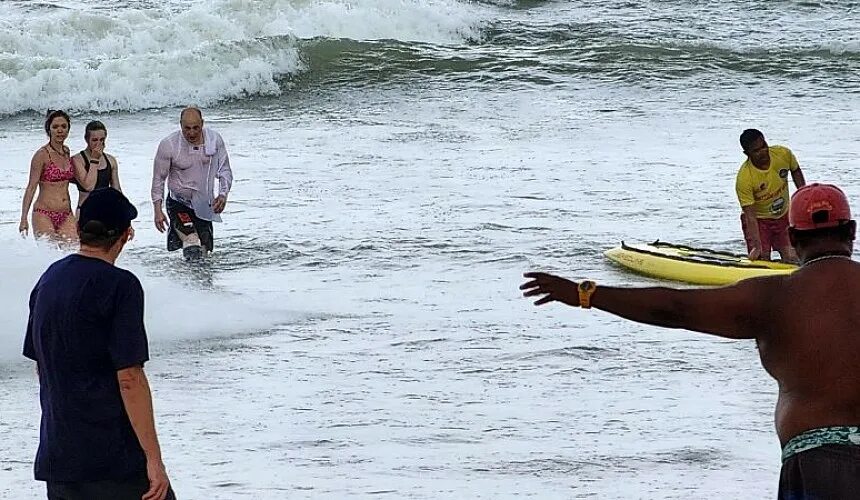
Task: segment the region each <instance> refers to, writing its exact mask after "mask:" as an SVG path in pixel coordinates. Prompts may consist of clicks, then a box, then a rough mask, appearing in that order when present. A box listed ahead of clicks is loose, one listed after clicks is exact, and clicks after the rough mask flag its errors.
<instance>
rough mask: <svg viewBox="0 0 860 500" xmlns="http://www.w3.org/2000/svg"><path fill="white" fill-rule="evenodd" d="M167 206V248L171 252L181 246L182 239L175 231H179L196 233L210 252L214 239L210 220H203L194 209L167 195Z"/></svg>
mask: <svg viewBox="0 0 860 500" xmlns="http://www.w3.org/2000/svg"><path fill="white" fill-rule="evenodd" d="M165 207H166V208H167V218H168V219H169V220H170V229H168V231H167V250H168V251H170V252H172V251H174V250H179V249H180V248H182V240H181V239H179V235H178V234H176V231H177V230H178V231H181V232H182V233H183V234H192V233H197V237H198V238H200V243H201V244H202V245H203V246H204V247H206V249H207V250H209V251H210V252H211V251H212V248H213V247H214V244H215V242H214V239H213V237H212V221H209V220H203V219H201V218H199V217H197V215H196V214H195V213H194V210H193V209H191V208H188V207H186V206H185V205H183V204H182V203H179V202H178V201H176V200H174V199H173V198H171V197H169V196H168V197H167V202H166V203H165Z"/></svg>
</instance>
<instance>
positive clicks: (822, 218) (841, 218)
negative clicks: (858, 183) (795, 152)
mask: <svg viewBox="0 0 860 500" xmlns="http://www.w3.org/2000/svg"><path fill="white" fill-rule="evenodd" d="M850 220H851V209H850V208H848V198H846V197H845V193H843V192H842V190H841V189H839V188H838V187H836V186H834V185H833V184H819V183H817V182H816V183H813V184H807V185H805V186H803V187H802V188H800V189H798V190H797V191H795V192H794V195H793V196H792V197H791V209H790V210H789V211H788V224H789V226H791V227H793V228H794V229H797V230H800V231H806V230H809V229H822V228H825V227H836V226H838V225H840V224H844V223H846V222H848V221H850Z"/></svg>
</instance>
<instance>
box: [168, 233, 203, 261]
mask: <svg viewBox="0 0 860 500" xmlns="http://www.w3.org/2000/svg"><path fill="white" fill-rule="evenodd" d="M174 231H176V235H177V236H179V240H180V241H181V242H182V255H183V256H184V257H185V258H186V259H188V260H196V259H199V258H201V257H203V256H204V255H205V249H204V248H203V245H202V244H201V243H200V236H198V235H197V232H196V231H194V232H191V233H188V234H185V233H183V232H182V231H180V230H179V229H174Z"/></svg>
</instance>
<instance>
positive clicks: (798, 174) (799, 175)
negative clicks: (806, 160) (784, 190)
mask: <svg viewBox="0 0 860 500" xmlns="http://www.w3.org/2000/svg"><path fill="white" fill-rule="evenodd" d="M791 179H792V180H793V181H794V187H796V188H797V189H800V188H802V187H803V186H805V185H806V178H805V177H803V170H800V167H797V170H793V171H792V172H791Z"/></svg>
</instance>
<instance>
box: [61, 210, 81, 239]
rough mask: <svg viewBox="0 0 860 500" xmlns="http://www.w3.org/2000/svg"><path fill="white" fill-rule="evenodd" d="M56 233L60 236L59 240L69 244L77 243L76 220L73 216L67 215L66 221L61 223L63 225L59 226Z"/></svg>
mask: <svg viewBox="0 0 860 500" xmlns="http://www.w3.org/2000/svg"><path fill="white" fill-rule="evenodd" d="M57 233H58V234H59V235H60V238H62V239H63V240H65V241H67V242H69V243H77V242H78V219H76V218H75V216H74V215H72V214H69V216H68V217H66V221H65V222H63V225H62V226H60V229H58V230H57Z"/></svg>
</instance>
